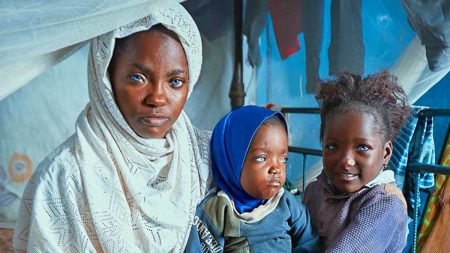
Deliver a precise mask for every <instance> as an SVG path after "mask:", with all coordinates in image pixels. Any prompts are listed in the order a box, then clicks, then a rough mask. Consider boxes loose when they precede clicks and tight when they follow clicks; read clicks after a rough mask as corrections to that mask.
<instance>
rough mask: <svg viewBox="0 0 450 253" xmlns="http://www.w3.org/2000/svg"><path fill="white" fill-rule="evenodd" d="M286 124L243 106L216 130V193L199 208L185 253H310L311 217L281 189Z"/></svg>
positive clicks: (273, 115) (315, 239) (271, 114)
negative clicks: (237, 252) (270, 252)
mask: <svg viewBox="0 0 450 253" xmlns="http://www.w3.org/2000/svg"><path fill="white" fill-rule="evenodd" d="M287 156H288V138H287V125H286V121H285V119H284V117H283V116H282V114H281V113H279V112H274V111H271V110H269V109H265V108H261V107H256V106H244V107H241V108H239V109H236V110H234V111H232V112H230V113H228V114H227V115H226V116H225V117H223V118H222V119H221V120H220V121H219V123H218V124H217V125H216V127H215V128H214V132H213V136H212V139H211V159H212V171H213V175H214V180H215V182H216V184H217V187H218V189H216V190H215V191H213V192H212V193H210V194H209V195H208V196H207V197H206V198H205V199H204V200H203V202H202V203H201V204H200V205H199V206H198V208H197V213H196V217H195V218H194V224H193V226H192V229H191V234H190V238H189V242H188V245H187V252H230V251H233V252H235V251H239V252H269V251H272V252H314V251H317V245H318V237H317V236H315V235H314V234H313V232H312V230H311V225H310V218H309V214H308V212H307V211H306V209H305V207H304V206H303V205H302V204H301V203H299V202H298V201H297V200H296V199H295V198H294V196H293V195H292V194H290V193H289V192H287V191H284V190H283V188H282V186H283V184H284V181H285V179H286V171H285V169H286V162H287Z"/></svg>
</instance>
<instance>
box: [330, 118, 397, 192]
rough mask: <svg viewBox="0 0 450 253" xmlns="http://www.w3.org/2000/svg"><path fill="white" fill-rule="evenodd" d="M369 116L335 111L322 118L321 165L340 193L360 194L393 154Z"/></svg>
mask: <svg viewBox="0 0 450 253" xmlns="http://www.w3.org/2000/svg"><path fill="white" fill-rule="evenodd" d="M378 124H380V123H379V121H377V120H376V119H375V117H374V116H373V115H371V114H370V113H362V112H335V113H329V114H328V115H327V116H326V117H325V128H324V133H323V140H322V146H323V165H324V168H325V173H326V175H327V177H328V179H329V180H330V181H331V183H332V184H333V185H334V186H335V187H336V189H337V190H338V191H340V192H345V193H352V192H357V191H359V190H360V189H361V188H362V187H364V185H366V184H367V183H368V182H370V181H371V180H373V179H374V178H375V177H376V176H378V174H379V173H380V172H381V170H382V168H383V164H387V162H388V161H389V158H390V157H391V154H392V143H391V142H390V141H388V142H384V141H383V138H382V135H381V134H380V132H379V130H378V128H377V127H376V126H377V125H378Z"/></svg>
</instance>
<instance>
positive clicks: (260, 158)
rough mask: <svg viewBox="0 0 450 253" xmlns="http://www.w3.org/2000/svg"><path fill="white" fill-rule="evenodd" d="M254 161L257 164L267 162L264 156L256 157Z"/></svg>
mask: <svg viewBox="0 0 450 253" xmlns="http://www.w3.org/2000/svg"><path fill="white" fill-rule="evenodd" d="M255 161H257V162H265V161H267V158H266V157H265V156H262V155H261V156H257V157H256V158H255Z"/></svg>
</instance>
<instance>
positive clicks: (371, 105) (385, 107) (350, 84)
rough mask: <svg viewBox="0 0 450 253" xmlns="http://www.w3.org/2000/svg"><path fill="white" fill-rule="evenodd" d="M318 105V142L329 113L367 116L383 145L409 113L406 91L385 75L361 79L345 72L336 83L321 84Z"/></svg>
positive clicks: (387, 74) (381, 73) (325, 82)
mask: <svg viewBox="0 0 450 253" xmlns="http://www.w3.org/2000/svg"><path fill="white" fill-rule="evenodd" d="M316 99H317V102H319V105H320V118H321V125H320V140H322V138H323V131H324V127H325V126H324V124H325V117H326V116H327V115H328V114H329V113H336V112H350V111H357V112H363V113H370V114H372V115H373V116H374V117H375V120H376V122H379V124H378V125H377V126H376V127H377V128H378V131H379V134H380V135H381V136H382V140H383V141H388V140H393V139H394V138H395V137H396V136H397V134H398V131H399V130H400V128H401V127H402V125H403V123H404V122H405V120H406V118H407V117H408V116H409V114H410V112H411V108H410V107H409V105H408V101H407V97H406V94H405V91H404V90H403V89H402V87H400V86H399V85H398V84H397V78H396V77H395V76H393V75H391V74H389V73H388V72H387V71H382V72H380V73H377V74H374V75H370V76H367V77H366V78H362V77H361V76H360V75H354V74H351V73H348V72H344V73H341V74H339V75H337V76H336V80H329V81H324V82H322V83H321V87H320V89H319V91H318V92H317V94H316Z"/></svg>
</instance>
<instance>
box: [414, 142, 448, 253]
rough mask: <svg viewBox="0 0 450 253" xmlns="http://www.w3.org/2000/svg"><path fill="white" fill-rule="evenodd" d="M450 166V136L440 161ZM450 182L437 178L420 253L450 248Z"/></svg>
mask: <svg viewBox="0 0 450 253" xmlns="http://www.w3.org/2000/svg"><path fill="white" fill-rule="evenodd" d="M440 164H441V165H445V166H450V135H449V136H448V137H447V142H446V145H445V148H444V152H443V155H442V157H441V161H440ZM449 228H450V180H449V177H448V176H445V175H437V176H436V189H435V191H434V193H433V194H432V195H431V196H430V199H429V201H428V206H427V208H426V210H425V214H424V218H423V220H422V226H421V228H420V231H419V240H418V243H417V249H418V251H419V252H433V253H434V252H446V249H447V250H448V249H449V248H450V229H449Z"/></svg>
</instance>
